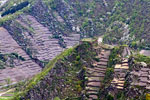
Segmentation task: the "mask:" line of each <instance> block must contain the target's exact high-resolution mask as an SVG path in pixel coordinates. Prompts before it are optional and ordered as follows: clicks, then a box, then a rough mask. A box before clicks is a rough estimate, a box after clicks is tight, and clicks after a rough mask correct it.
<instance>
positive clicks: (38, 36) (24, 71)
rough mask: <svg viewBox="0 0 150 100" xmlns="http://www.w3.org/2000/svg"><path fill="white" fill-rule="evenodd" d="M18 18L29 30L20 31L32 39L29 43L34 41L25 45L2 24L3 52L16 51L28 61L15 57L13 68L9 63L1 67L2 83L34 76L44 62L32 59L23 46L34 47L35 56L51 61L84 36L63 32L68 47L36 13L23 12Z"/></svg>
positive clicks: (0, 43) (1, 47)
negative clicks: (64, 45) (36, 16)
mask: <svg viewBox="0 0 150 100" xmlns="http://www.w3.org/2000/svg"><path fill="white" fill-rule="evenodd" d="M15 22H17V23H18V24H19V25H20V26H21V27H23V28H25V29H26V31H24V32H22V33H19V34H22V35H21V36H23V37H22V38H24V39H25V40H28V43H31V44H29V46H27V47H26V46H25V47H24V46H23V45H22V44H21V43H20V41H18V40H16V39H13V36H12V35H13V34H9V33H8V31H7V30H6V29H5V28H3V27H1V28H0V33H1V34H0V52H1V53H2V54H10V53H16V54H18V55H19V56H21V57H23V58H24V59H25V61H21V60H18V59H14V67H13V68H10V67H9V66H6V69H3V70H0V84H1V85H3V84H6V83H7V82H6V81H7V80H9V79H10V81H11V83H12V82H18V81H21V80H24V79H26V78H30V77H32V76H33V75H35V74H37V73H39V72H40V71H41V66H40V65H39V64H37V63H36V62H34V61H32V59H31V58H30V56H29V55H28V54H26V52H25V51H24V50H23V49H22V48H29V49H32V51H33V54H32V57H34V58H36V59H38V60H39V61H44V62H45V61H46V62H48V61H50V60H52V59H53V58H55V57H56V56H57V55H58V54H60V53H61V52H62V51H63V50H64V49H66V48H70V47H72V46H74V45H75V44H78V43H79V40H80V34H70V35H67V36H66V35H65V36H62V38H63V40H64V43H65V44H66V48H63V47H61V46H60V44H59V39H57V38H53V34H54V33H53V31H51V30H49V29H48V28H47V27H44V26H43V25H42V24H40V23H39V22H38V21H37V20H36V18H34V17H33V16H31V15H22V16H20V17H19V18H17V19H16V20H15ZM17 34H18V33H17ZM16 41H17V42H16Z"/></svg>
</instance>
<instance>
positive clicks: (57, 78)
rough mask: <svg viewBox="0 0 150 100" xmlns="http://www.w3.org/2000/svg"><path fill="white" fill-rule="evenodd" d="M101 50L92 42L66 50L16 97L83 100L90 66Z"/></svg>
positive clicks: (33, 99) (46, 99)
mask: <svg viewBox="0 0 150 100" xmlns="http://www.w3.org/2000/svg"><path fill="white" fill-rule="evenodd" d="M97 53H98V52H96V51H95V49H94V48H93V44H92V43H90V42H83V43H82V44H80V45H79V46H77V47H75V48H74V49H68V50H65V51H64V52H63V53H61V54H60V55H58V56H57V57H56V58H55V59H54V60H52V62H50V63H49V64H48V65H47V67H46V68H45V69H44V70H43V71H42V72H41V73H40V74H39V75H37V76H35V77H34V78H33V79H32V80H31V81H29V83H28V84H27V85H26V86H25V87H23V90H22V92H19V94H17V95H16V97H15V98H14V100H27V99H30V100H52V99H54V98H55V97H59V98H60V99H67V98H68V99H71V100H73V99H80V100H82V99H83V98H85V97H83V95H85V94H84V92H83V90H84V88H85V82H86V79H85V75H86V73H85V70H86V68H90V67H91V65H92V62H93V61H94V56H95V55H96V54H97Z"/></svg>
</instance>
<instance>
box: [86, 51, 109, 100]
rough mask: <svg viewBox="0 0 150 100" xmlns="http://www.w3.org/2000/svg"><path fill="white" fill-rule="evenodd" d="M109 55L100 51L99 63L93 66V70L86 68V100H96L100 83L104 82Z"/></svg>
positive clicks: (107, 52)
mask: <svg viewBox="0 0 150 100" xmlns="http://www.w3.org/2000/svg"><path fill="white" fill-rule="evenodd" d="M109 55H110V51H109V50H102V51H101V52H100V54H99V55H98V58H99V59H100V62H95V63H94V64H93V66H94V68H87V72H86V73H87V77H88V81H87V84H86V95H87V96H88V100H97V99H98V93H99V89H100V87H101V82H102V81H103V80H104V77H105V72H106V68H107V63H108V58H109Z"/></svg>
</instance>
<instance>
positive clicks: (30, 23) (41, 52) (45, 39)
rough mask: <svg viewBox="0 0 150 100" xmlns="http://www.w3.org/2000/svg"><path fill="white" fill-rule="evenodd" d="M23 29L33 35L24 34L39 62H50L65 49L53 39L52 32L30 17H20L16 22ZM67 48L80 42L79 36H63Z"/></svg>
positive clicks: (57, 40)
mask: <svg viewBox="0 0 150 100" xmlns="http://www.w3.org/2000/svg"><path fill="white" fill-rule="evenodd" d="M16 21H17V22H19V23H20V24H21V25H22V26H23V27H25V28H27V29H29V28H30V29H31V30H33V32H34V33H32V34H29V33H28V32H26V33H24V35H25V37H26V38H27V39H29V40H30V41H31V44H32V47H31V48H32V49H34V50H35V51H36V52H35V54H34V56H35V57H36V58H37V59H39V60H40V61H49V60H52V59H53V58H54V57H55V56H57V55H58V54H60V53H61V52H62V51H63V50H64V49H65V48H62V47H61V46H60V44H59V39H56V38H53V32H52V31H50V30H49V29H48V28H47V27H44V26H43V25H42V24H40V23H39V22H38V21H36V19H35V18H34V17H33V16H31V15H25V16H21V18H20V19H17V20H16ZM62 38H63V39H64V42H65V43H66V45H67V48H69V47H72V46H74V45H75V44H77V43H78V42H79V40H80V34H71V35H69V36H63V37H62Z"/></svg>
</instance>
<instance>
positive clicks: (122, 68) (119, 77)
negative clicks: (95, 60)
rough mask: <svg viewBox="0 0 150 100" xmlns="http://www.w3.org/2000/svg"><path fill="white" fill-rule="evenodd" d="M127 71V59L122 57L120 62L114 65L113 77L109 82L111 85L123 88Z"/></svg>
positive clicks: (119, 88)
mask: <svg viewBox="0 0 150 100" xmlns="http://www.w3.org/2000/svg"><path fill="white" fill-rule="evenodd" d="M127 72H129V66H128V59H123V60H122V64H116V66H115V69H114V79H113V80H112V82H111V84H112V87H114V88H116V89H118V90H122V89H124V83H125V77H126V75H127Z"/></svg>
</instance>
